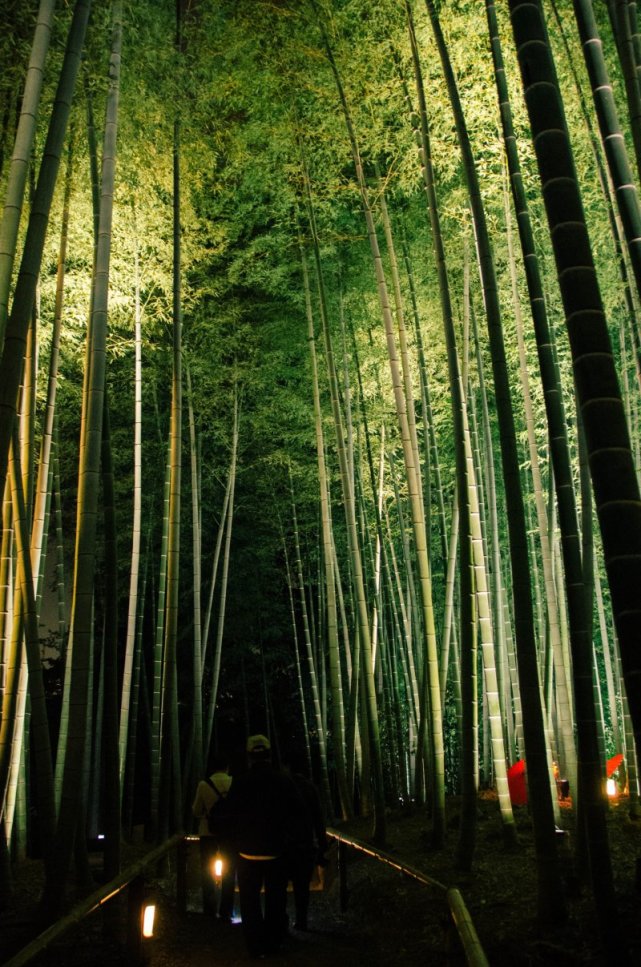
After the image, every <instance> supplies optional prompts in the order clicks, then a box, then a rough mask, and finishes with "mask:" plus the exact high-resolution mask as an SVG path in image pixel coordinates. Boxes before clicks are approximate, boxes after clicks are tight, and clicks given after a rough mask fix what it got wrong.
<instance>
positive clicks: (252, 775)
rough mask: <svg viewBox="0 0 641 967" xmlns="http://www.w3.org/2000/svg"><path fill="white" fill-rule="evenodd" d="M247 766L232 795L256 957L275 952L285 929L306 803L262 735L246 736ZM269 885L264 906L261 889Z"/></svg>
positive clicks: (243, 902) (243, 906)
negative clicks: (290, 869)
mask: <svg viewBox="0 0 641 967" xmlns="http://www.w3.org/2000/svg"><path fill="white" fill-rule="evenodd" d="M247 755H248V761H249V769H248V771H247V772H246V773H245V775H241V776H238V777H237V778H235V779H234V782H233V784H232V787H231V790H230V792H229V796H228V805H229V808H230V811H233V814H234V824H235V842H236V850H237V855H238V867H237V877H238V891H239V894H240V915H241V919H242V923H243V933H244V936H245V942H246V944H247V950H248V952H249V954H250V956H252V957H262V956H268V955H270V954H273V953H276V952H277V951H278V949H279V947H280V945H281V943H282V941H283V939H284V937H285V934H286V932H287V865H286V852H287V847H288V845H289V838H290V834H291V830H292V828H293V826H294V825H295V824H296V823H297V822H298V821H299V819H300V817H301V816H302V815H303V813H304V811H305V805H304V803H303V801H302V799H301V797H300V795H299V793H298V790H297V788H296V785H295V784H294V782H293V780H292V779H291V777H290V776H286V775H284V774H283V773H281V772H277V771H276V770H275V769H274V768H273V767H272V762H271V746H270V743H269V740H268V739H267V738H266V737H265V736H264V735H252V736H250V737H249V739H248V740H247ZM263 887H264V889H265V907H264V911H263V909H262V906H261V896H260V893H261V889H262V888H263Z"/></svg>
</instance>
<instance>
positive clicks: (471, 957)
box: [327, 829, 489, 967]
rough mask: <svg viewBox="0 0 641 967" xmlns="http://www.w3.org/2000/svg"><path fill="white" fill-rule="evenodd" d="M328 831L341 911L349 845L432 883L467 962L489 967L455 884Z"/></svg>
mask: <svg viewBox="0 0 641 967" xmlns="http://www.w3.org/2000/svg"><path fill="white" fill-rule="evenodd" d="M327 835H328V836H331V837H332V838H333V839H335V840H337V842H338V876H339V890H340V905H341V912H343V913H344V912H345V910H346V909H347V901H348V896H349V890H348V887H347V849H348V848H349V849H353V850H357V851H358V852H360V853H364V854H365V855H366V856H371V857H372V858H373V859H375V860H378V861H379V862H380V863H385V864H386V865H387V866H391V867H392V869H395V870H398V872H399V873H402V874H403V876H407V877H409V878H410V879H412V880H417V881H418V882H419V883H423V884H424V885H425V886H431V887H434V889H436V890H438V892H439V893H440V894H441V896H442V897H443V898H444V900H445V902H446V904H447V907H448V909H449V914H450V924H451V927H452V929H453V930H454V931H455V933H456V935H457V937H458V939H459V941H460V944H461V946H462V948H463V953H464V955H465V959H466V960H467V963H468V964H470V967H488V965H489V961H488V959H487V957H486V956H485V952H484V950H483V947H482V946H481V942H480V940H479V938H478V934H477V933H476V929H475V927H474V923H473V922H472V918H471V916H470V913H469V910H468V909H467V907H466V905H465V901H464V899H463V896H462V894H461V892H460V890H458V889H457V888H456V887H447V886H445V885H444V884H443V883H439V881H438V880H435V879H434V878H433V877H431V876H427V874H426V873H423V872H422V870H417V869H416V868H415V867H413V866H408V865H407V863H400V862H399V861H398V860H397V859H395V858H394V857H393V856H390V854H389V853H385V852H384V851H383V850H380V849H377V848H376V847H375V846H372V845H371V844H369V843H364V842H363V841H362V840H359V839H355V838H354V837H353V836H345V834H344V833H341V832H340V831H339V830H337V829H328V830H327Z"/></svg>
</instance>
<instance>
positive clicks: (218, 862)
mask: <svg viewBox="0 0 641 967" xmlns="http://www.w3.org/2000/svg"><path fill="white" fill-rule="evenodd" d="M222 875H223V861H222V859H221V857H220V856H217V857H216V858H215V859H214V879H216V880H219V879H220V878H221V876H222Z"/></svg>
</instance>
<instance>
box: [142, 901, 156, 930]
mask: <svg viewBox="0 0 641 967" xmlns="http://www.w3.org/2000/svg"><path fill="white" fill-rule="evenodd" d="M155 916H156V904H155V903H148V904H147V905H146V906H145V907H143V911H142V935H143V937H145V938H146V939H147V938H149V937H153V935H154V919H155Z"/></svg>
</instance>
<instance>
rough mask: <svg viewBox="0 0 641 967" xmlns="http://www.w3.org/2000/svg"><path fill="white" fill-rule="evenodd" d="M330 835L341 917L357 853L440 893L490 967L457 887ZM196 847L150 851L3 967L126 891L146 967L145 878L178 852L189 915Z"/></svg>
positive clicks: (467, 946) (28, 956)
mask: <svg viewBox="0 0 641 967" xmlns="http://www.w3.org/2000/svg"><path fill="white" fill-rule="evenodd" d="M327 834H328V836H330V837H332V838H333V839H335V840H336V841H337V842H338V875H339V897H340V906H341V911H342V912H344V911H345V910H346V909H347V900H348V886H347V850H348V849H353V850H356V851H358V852H360V853H364V854H365V855H367V856H371V857H372V858H373V859H375V860H377V861H378V862H380V863H385V864H386V865H387V866H390V867H392V869H395V870H397V871H398V872H399V873H401V874H403V876H407V877H410V878H411V879H413V880H417V881H418V882H419V883H423V884H424V885H425V886H430V887H433V888H434V889H436V890H437V891H438V892H439V893H440V894H441V896H442V897H443V898H444V900H445V902H446V904H447V907H448V909H449V913H450V922H451V927H452V930H453V931H454V932H455V933H456V936H457V937H458V939H459V941H460V943H461V946H462V948H463V952H464V955H465V958H466V960H467V963H468V964H470V965H471V967H488V960H487V957H486V956H485V953H484V951H483V948H482V946H481V943H480V941H479V938H478V936H477V933H476V930H475V928H474V924H473V922H472V918H471V917H470V914H469V911H468V909H467V907H466V905H465V901H464V900H463V897H462V895H461V893H460V891H459V890H458V889H456V888H455V887H450V888H448V887H446V886H445V885H444V884H442V883H439V881H438V880H435V879H434V878H433V877H430V876H427V874H425V873H423V872H422V871H421V870H417V869H416V868H415V867H412V866H409V865H407V864H406V863H400V862H399V861H398V860H397V859H395V858H394V857H393V856H390V855H389V854H388V853H385V852H384V851H383V850H380V849H377V848H376V847H374V846H372V845H370V844H368V843H365V842H363V841H362V840H359V839H355V838H354V837H351V836H346V835H345V834H344V833H342V832H340V831H339V830H336V829H328V830H327ZM197 841H198V837H197V836H185V835H184V834H183V833H176V835H175V836H173V837H172V838H171V839H169V840H167V841H166V842H165V843H162V845H160V846H158V847H157V848H156V849H153V850H151V851H150V852H149V853H146V854H145V856H143V857H142V858H141V859H140V860H138V861H137V862H136V863H134V864H133V865H132V866H129V867H128V868H127V869H126V870H125V871H124V872H123V873H121V874H120V875H119V876H117V877H116V878H115V879H113V880H111V881H110V882H109V883H107V884H105V885H104V886H102V887H101V888H100V889H99V890H96V891H95V892H94V893H92V894H91V895H90V896H88V897H86V898H85V899H84V900H82V901H81V902H80V903H78V904H76V906H75V907H74V908H73V909H72V910H71V911H70V912H69V913H68V914H66V915H65V916H64V917H62V918H61V919H60V920H58V921H56V923H54V924H52V925H51V926H50V927H48V928H47V929H46V930H44V931H43V932H42V933H41V934H39V935H38V936H37V937H36V938H35V939H34V940H32V941H31V942H30V943H29V944H27V946H25V947H23V948H22V949H21V950H20V951H19V952H18V953H17V954H15V955H14V956H13V957H12V958H11V959H10V960H7V961H5V963H4V964H3V967H23V965H25V964H28V963H30V962H31V961H32V960H33V959H34V958H35V957H36V956H38V955H39V954H41V953H42V952H43V951H44V950H45V949H46V948H47V947H49V946H51V944H52V943H54V941H56V940H58V939H59V938H60V937H61V936H62V935H63V934H64V933H66V932H67V931H68V930H71V929H72V928H73V927H76V926H77V925H78V924H79V923H80V922H81V921H82V920H84V919H85V918H86V917H88V916H89V915H90V914H92V913H95V912H96V911H97V910H99V909H101V908H102V907H104V906H105V905H106V904H107V903H108V902H109V901H110V900H113V899H114V898H115V897H116V896H118V895H119V894H121V893H122V892H123V891H124V890H127V955H128V962H129V963H130V964H131V965H132V967H133V965H137V964H142V963H144V962H145V960H146V951H145V939H144V937H143V924H142V917H143V909H144V906H145V874H146V873H148V871H149V870H150V869H151V868H152V867H156V866H157V865H158V863H159V862H160V861H161V860H163V859H164V858H165V857H166V856H167V855H168V854H169V853H171V852H172V851H173V850H176V854H177V859H176V906H177V908H178V910H179V911H180V912H183V913H184V912H185V910H186V906H187V850H188V848H189V844H190V843H192V842H197Z"/></svg>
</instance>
